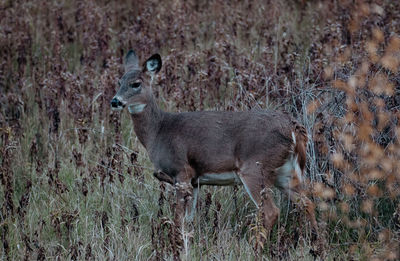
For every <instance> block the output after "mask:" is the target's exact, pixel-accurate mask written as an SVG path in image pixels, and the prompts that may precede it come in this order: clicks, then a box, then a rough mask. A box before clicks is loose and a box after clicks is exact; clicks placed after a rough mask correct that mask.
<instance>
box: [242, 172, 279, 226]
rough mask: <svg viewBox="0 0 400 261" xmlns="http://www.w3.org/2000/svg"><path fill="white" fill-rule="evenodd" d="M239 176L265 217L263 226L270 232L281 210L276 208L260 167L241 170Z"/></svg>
mask: <svg viewBox="0 0 400 261" xmlns="http://www.w3.org/2000/svg"><path fill="white" fill-rule="evenodd" d="M238 176H239V178H240V180H241V181H242V183H243V186H244V188H245V190H246V192H247V194H249V196H250V198H251V200H252V201H253V202H254V204H255V205H256V206H257V208H258V210H259V211H260V213H261V214H262V216H263V225H264V227H265V228H266V229H267V230H270V229H271V228H272V227H273V225H274V224H275V222H276V220H277V219H278V216H279V209H278V208H277V207H276V206H275V203H274V200H273V199H272V196H271V195H270V193H269V192H268V190H269V189H268V187H265V186H268V184H265V182H264V177H263V176H262V174H261V169H260V167H259V166H257V165H256V166H248V167H245V168H241V169H240V171H239V172H238Z"/></svg>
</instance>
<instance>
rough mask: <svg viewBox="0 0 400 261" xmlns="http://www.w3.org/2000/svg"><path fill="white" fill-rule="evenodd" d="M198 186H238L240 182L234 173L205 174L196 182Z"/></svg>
mask: <svg viewBox="0 0 400 261" xmlns="http://www.w3.org/2000/svg"><path fill="white" fill-rule="evenodd" d="M196 183H198V184H199V185H216V186H232V185H240V184H242V182H241V181H240V178H239V177H238V176H237V175H236V173H235V172H223V173H205V174H203V175H201V176H200V177H199V178H198V180H197V182H196Z"/></svg>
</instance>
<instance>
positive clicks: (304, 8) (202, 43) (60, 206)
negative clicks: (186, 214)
mask: <svg viewBox="0 0 400 261" xmlns="http://www.w3.org/2000/svg"><path fill="white" fill-rule="evenodd" d="M353 2H354V3H353ZM399 10H400V3H398V2H397V1H391V0H382V1H362V0H358V1H347V0H342V1H329V3H328V1H295V0H287V1H284V2H281V1H278V0H272V1H269V2H268V3H265V2H264V1H252V2H251V3H246V2H242V1H185V2H183V1H163V2H162V3H158V2H157V1H124V0H119V1H111V2H110V3H109V1H100V0H99V1H78V0H77V1H44V0H38V1H13V0H6V1H3V2H1V3H0V16H1V17H2V19H1V20H0V56H1V59H0V91H1V92H0V111H1V113H0V134H1V140H0V144H1V147H0V150H1V154H0V162H1V172H0V179H1V185H0V204H1V205H2V209H1V213H0V237H1V240H0V241H1V246H0V249H1V251H0V258H1V259H4V260H7V259H8V260H21V259H24V260H31V259H38V260H45V259H50V260H54V259H61V260H63V259H71V260H83V259H85V260H104V259H107V260H147V259H152V260H153V259H167V260H174V259H175V260H176V259H179V258H180V259H184V260H192V259H195V260H208V259H216V260H254V259H261V258H263V259H273V260H282V259H289V260H292V259H301V260H312V259H315V258H317V259H321V260H322V259H323V260H356V259H357V260H358V259H362V260H366V259H373V260H383V259H386V260H398V259H399V258H400V253H399V251H400V250H399V239H400V204H399V193H400V188H399V181H400V176H399V173H400V164H399V162H400V161H399V159H400V153H399V151H400V146H399V145H400V143H399V138H398V136H399V135H400V123H399V120H400V114H399V108H400V98H399V97H400V96H399V92H400V75H399V64H400V37H399V33H400V32H399V31H400V25H399V21H400V11H399ZM130 48H134V49H135V50H137V52H138V53H139V54H140V55H141V57H142V58H144V57H148V56H149V55H150V54H152V53H155V52H159V53H160V54H161V55H162V57H163V62H164V65H163V69H162V71H161V72H160V74H159V76H158V77H157V78H156V80H155V86H157V87H156V88H155V91H156V96H157V98H158V100H159V102H160V104H161V106H162V107H163V108H164V109H166V110H170V111H187V110H203V109H216V110H246V109H249V108H252V107H255V106H260V107H262V108H266V107H271V108H276V109H282V110H286V111H288V112H289V113H291V114H293V115H294V116H295V117H297V118H298V119H300V120H301V121H302V122H303V124H304V125H305V126H306V127H307V129H308V131H309V133H310V138H311V142H310V143H309V149H308V163H307V177H308V182H307V184H306V186H307V189H308V191H309V196H310V197H311V198H312V199H313V201H314V202H315V203H316V204H317V205H318V222H319V226H320V228H321V234H322V239H321V240H320V241H319V242H313V241H312V240H311V231H310V227H309V225H308V223H307V219H306V218H305V217H304V214H302V212H301V211H299V210H298V209H296V208H294V207H293V206H292V205H290V204H288V201H287V199H285V198H281V195H280V193H279V192H276V193H275V194H276V201H277V202H278V205H280V208H281V216H280V221H279V224H278V226H276V227H275V228H274V231H273V232H272V233H271V236H270V238H269V239H270V240H268V243H267V244H266V245H265V246H264V245H263V246H260V245H259V242H260V238H261V237H262V236H263V233H264V231H263V230H262V229H260V228H259V227H258V226H257V217H256V212H255V209H254V207H253V206H252V204H251V202H250V201H249V200H248V198H247V196H246V195H245V193H244V192H243V190H242V188H240V187H239V188H220V187H207V188H205V189H202V192H201V194H200V196H201V199H200V203H199V209H198V216H197V217H196V218H195V220H194V222H193V224H186V226H185V231H184V235H185V237H184V242H183V248H182V249H180V250H179V249H178V247H177V245H178V243H177V242H175V241H174V236H173V235H174V233H176V228H174V226H173V225H172V224H173V222H172V216H173V215H172V210H173V202H174V194H173V189H172V188H171V187H170V186H169V185H165V184H160V183H158V182H157V181H156V180H154V178H153V177H152V175H151V174H152V165H151V163H150V162H149V160H148V158H147V155H146V152H145V150H144V149H143V147H142V146H141V145H140V144H139V142H138V140H137V139H136V137H135V135H134V133H133V127H132V124H131V121H130V119H129V117H128V114H127V112H125V113H122V115H120V114H118V113H114V112H111V111H110V105H109V102H110V100H111V97H112V96H113V95H114V93H115V91H116V89H117V79H118V78H119V77H120V76H121V74H122V57H123V55H124V54H125V53H126V51H127V50H128V49H130ZM227 195H228V196H227Z"/></svg>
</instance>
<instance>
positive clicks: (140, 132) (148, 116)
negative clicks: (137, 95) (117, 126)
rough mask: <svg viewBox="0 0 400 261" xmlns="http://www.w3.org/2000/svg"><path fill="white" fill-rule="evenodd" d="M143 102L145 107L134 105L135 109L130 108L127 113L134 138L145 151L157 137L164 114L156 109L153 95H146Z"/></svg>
mask: <svg viewBox="0 0 400 261" xmlns="http://www.w3.org/2000/svg"><path fill="white" fill-rule="evenodd" d="M145 100H146V103H145V105H144V104H143V105H142V106H144V107H141V105H136V108H130V109H129V111H130V114H131V118H132V121H133V128H134V130H135V133H136V136H137V137H138V139H139V141H140V142H141V143H142V144H143V146H144V147H145V148H146V150H149V149H151V147H152V145H153V144H154V141H155V139H156V137H157V133H158V131H159V129H160V126H161V122H162V120H163V117H164V112H163V111H162V110H161V109H160V108H159V107H158V105H157V102H156V99H155V97H154V95H153V94H148V95H146V99H145ZM135 109H136V110H137V111H135Z"/></svg>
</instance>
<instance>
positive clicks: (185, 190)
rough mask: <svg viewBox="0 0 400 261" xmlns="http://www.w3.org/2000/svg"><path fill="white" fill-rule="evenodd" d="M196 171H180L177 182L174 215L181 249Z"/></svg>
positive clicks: (189, 169) (190, 169)
mask: <svg viewBox="0 0 400 261" xmlns="http://www.w3.org/2000/svg"><path fill="white" fill-rule="evenodd" d="M194 175H195V172H194V170H193V169H192V168H191V167H189V166H186V167H185V168H184V170H183V171H180V172H179V174H178V175H177V176H176V178H175V180H176V183H175V192H176V203H175V209H174V210H175V213H174V223H175V228H176V229H178V231H177V233H175V234H176V237H175V240H176V243H177V245H178V246H179V247H181V246H182V243H183V239H184V238H183V235H184V224H185V223H184V220H185V219H184V217H185V212H186V207H187V203H188V201H189V199H190V197H191V196H192V193H193V186H192V184H191V180H192V178H193V177H194Z"/></svg>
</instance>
